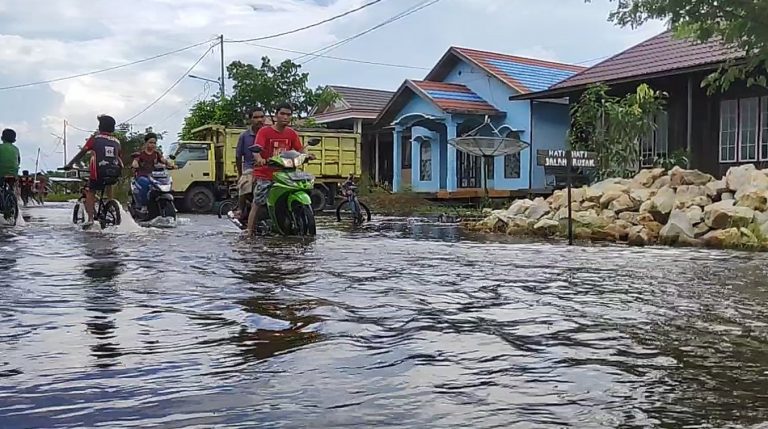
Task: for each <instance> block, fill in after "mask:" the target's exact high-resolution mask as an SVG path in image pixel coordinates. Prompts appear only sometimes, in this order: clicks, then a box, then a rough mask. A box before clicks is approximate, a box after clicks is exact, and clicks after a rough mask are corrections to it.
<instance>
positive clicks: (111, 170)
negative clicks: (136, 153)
mask: <svg viewBox="0 0 768 429" xmlns="http://www.w3.org/2000/svg"><path fill="white" fill-rule="evenodd" d="M97 120H98V121H99V131H98V132H97V133H96V134H94V135H93V136H91V138H89V139H88V141H87V142H86V143H85V146H83V148H82V149H80V152H78V153H77V154H76V155H75V157H74V158H72V160H71V161H69V163H68V164H67V165H66V166H65V167H64V169H66V170H69V169H72V166H73V165H74V164H75V163H76V162H79V161H80V160H81V159H82V158H83V157H84V156H85V154H86V153H88V152H91V162H90V177H89V179H88V184H87V185H86V187H85V211H86V213H87V214H88V220H87V222H86V223H85V224H84V225H83V227H84V228H87V227H89V226H91V225H93V214H94V211H95V206H96V201H95V196H94V192H96V191H102V190H106V191H107V193H108V195H109V198H110V199H111V198H114V196H113V195H114V189H113V186H112V185H114V184H115V183H117V180H118V179H119V178H120V175H121V174H122V171H123V160H122V156H121V155H122V153H121V150H122V149H121V146H120V140H118V139H117V137H115V135H114V133H115V118H113V117H111V116H108V115H99V116H97Z"/></svg>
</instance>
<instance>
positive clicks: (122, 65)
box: [0, 39, 215, 91]
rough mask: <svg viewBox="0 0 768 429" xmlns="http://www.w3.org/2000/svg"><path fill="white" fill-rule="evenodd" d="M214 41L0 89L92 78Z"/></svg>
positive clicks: (5, 88)
mask: <svg viewBox="0 0 768 429" xmlns="http://www.w3.org/2000/svg"><path fill="white" fill-rule="evenodd" d="M213 40H215V39H209V40H206V41H205V42H200V43H196V44H194V45H189V46H185V47H183V48H180V49H176V50H174V51H170V52H165V53H162V54H158V55H154V56H151V57H147V58H143V59H140V60H136V61H131V62H130V63H125V64H120V65H117V66H112V67H107V68H105V69H100V70H94V71H89V72H85V73H79V74H75V75H71V76H65V77H59V78H56V79H48V80H41V81H37V82H28V83H20V84H18V85H11V86H3V87H0V91H5V90H8V89H18V88H26V87H29V86H35V85H45V84H48V83H55V82H61V81H63V80H69V79H76V78H79V77H84V76H91V75H95V74H99V73H104V72H108V71H112V70H117V69H121V68H125V67H130V66H134V65H136V64H141V63H145V62H147V61H152V60H156V59H158V58H162V57H167V56H169V55H173V54H178V53H179V52H184V51H188V50H190V49H193V48H196V47H198V46H202V45H205V44H207V43H210V42H211V41H213Z"/></svg>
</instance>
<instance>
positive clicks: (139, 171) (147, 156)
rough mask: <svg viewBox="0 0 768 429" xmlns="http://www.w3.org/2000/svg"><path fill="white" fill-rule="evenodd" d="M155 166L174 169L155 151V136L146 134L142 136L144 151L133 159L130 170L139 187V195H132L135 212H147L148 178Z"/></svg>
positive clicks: (149, 183) (150, 182)
mask: <svg viewBox="0 0 768 429" xmlns="http://www.w3.org/2000/svg"><path fill="white" fill-rule="evenodd" d="M156 164H163V165H165V166H166V167H167V168H168V169H173V168H175V167H174V165H173V164H172V163H171V162H170V161H168V160H167V159H165V158H164V157H163V155H162V154H161V153H160V152H159V151H158V150H157V134H155V133H147V134H146V135H145V136H144V149H143V150H142V151H141V152H140V153H139V154H138V155H137V156H136V157H135V158H134V159H133V163H132V164H131V168H133V170H134V172H135V175H136V176H135V177H136V184H137V185H138V187H139V194H138V195H134V199H135V201H136V204H138V207H136V210H137V211H139V212H142V213H145V212H146V211H147V204H148V203H149V191H150V186H151V185H152V181H151V180H150V178H149V176H151V175H152V171H154V170H155V165H156Z"/></svg>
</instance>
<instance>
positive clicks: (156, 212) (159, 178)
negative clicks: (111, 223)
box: [128, 164, 176, 226]
mask: <svg viewBox="0 0 768 429" xmlns="http://www.w3.org/2000/svg"><path fill="white" fill-rule="evenodd" d="M148 177H149V182H150V185H149V198H148V200H147V207H146V210H139V205H138V203H137V201H138V194H139V192H140V191H141V189H140V187H139V185H138V183H136V177H134V178H133V179H131V202H130V204H128V211H129V212H130V213H131V216H133V219H134V220H135V221H136V222H137V223H140V224H142V223H148V224H153V225H156V226H161V225H159V223H162V224H175V222H176V206H174V204H173V194H172V193H171V188H172V185H173V179H172V178H171V176H170V175H168V171H167V169H166V167H165V165H163V164H155V168H154V170H153V171H152V174H151V175H149V176H148ZM161 220H162V221H164V222H159V221H161Z"/></svg>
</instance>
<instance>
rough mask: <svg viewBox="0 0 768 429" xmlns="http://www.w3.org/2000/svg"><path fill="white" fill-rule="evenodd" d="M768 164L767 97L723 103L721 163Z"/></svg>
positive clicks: (721, 109)
mask: <svg viewBox="0 0 768 429" xmlns="http://www.w3.org/2000/svg"><path fill="white" fill-rule="evenodd" d="M758 160H760V161H768V97H750V98H740V99H738V100H723V101H721V102H720V162H752V161H758Z"/></svg>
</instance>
